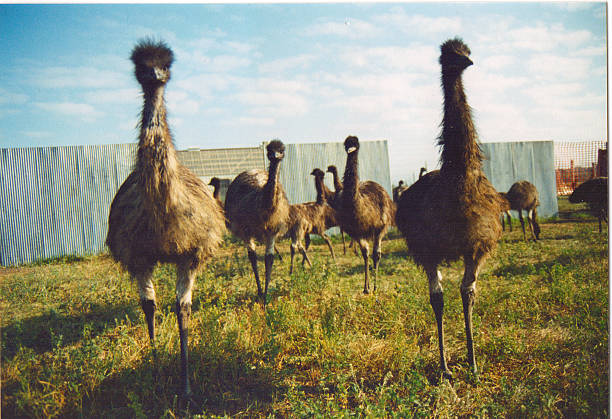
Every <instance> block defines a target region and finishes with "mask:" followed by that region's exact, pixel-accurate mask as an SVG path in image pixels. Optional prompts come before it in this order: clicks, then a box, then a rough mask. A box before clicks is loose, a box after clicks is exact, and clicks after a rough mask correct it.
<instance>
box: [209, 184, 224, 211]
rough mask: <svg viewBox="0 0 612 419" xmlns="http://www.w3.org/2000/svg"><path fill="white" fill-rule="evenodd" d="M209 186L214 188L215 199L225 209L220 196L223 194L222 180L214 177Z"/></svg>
mask: <svg viewBox="0 0 612 419" xmlns="http://www.w3.org/2000/svg"><path fill="white" fill-rule="evenodd" d="M208 184H209V185H210V186H212V187H213V197H214V198H215V199H216V200H217V202H218V203H219V205H221V206H222V207H223V203H222V202H221V198H219V195H220V193H221V179H219V178H218V177H213V178H211V179H210V182H208Z"/></svg>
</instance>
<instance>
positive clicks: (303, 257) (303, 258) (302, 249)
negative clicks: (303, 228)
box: [298, 242, 312, 268]
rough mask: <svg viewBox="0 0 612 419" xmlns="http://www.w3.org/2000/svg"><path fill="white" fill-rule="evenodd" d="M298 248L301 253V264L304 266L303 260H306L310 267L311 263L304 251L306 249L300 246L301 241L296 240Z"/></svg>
mask: <svg viewBox="0 0 612 419" xmlns="http://www.w3.org/2000/svg"><path fill="white" fill-rule="evenodd" d="M298 249H300V253H301V254H302V266H304V262H308V266H309V267H311V268H312V263H311V262H310V258H309V257H308V254H307V253H306V249H304V246H302V243H300V242H298Z"/></svg>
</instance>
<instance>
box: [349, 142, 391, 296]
mask: <svg viewBox="0 0 612 419" xmlns="http://www.w3.org/2000/svg"><path fill="white" fill-rule="evenodd" d="M344 149H345V151H346V169H345V170H344V179H343V181H342V184H343V189H342V192H341V193H340V196H339V197H337V199H338V210H337V211H338V221H339V222H340V227H342V229H343V230H344V231H346V232H347V233H348V234H349V236H351V238H352V239H353V240H355V242H357V243H358V244H359V247H360V248H361V255H362V257H363V264H364V273H365V281H364V284H363V293H364V294H368V293H369V292H370V281H369V274H368V271H369V268H368V258H369V245H368V240H372V242H373V246H374V247H373V249H372V263H373V265H374V266H373V267H374V291H376V279H377V277H378V264H379V262H380V258H381V255H382V252H381V249H380V247H381V242H382V238H383V236H384V235H385V233H386V232H387V229H388V228H389V227H390V226H391V224H393V217H394V216H395V205H393V201H392V200H391V198H390V197H389V194H388V193H387V191H385V189H384V188H383V187H382V186H380V185H379V184H378V183H376V182H373V181H365V182H360V181H359V175H358V162H359V139H358V138H357V137H354V136H349V137H347V138H346V140H344Z"/></svg>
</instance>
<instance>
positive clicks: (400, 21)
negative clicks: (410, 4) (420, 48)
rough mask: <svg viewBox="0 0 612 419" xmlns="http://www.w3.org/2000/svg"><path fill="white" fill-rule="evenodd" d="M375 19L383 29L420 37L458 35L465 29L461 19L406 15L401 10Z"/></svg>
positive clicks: (395, 10) (397, 9)
mask: <svg viewBox="0 0 612 419" xmlns="http://www.w3.org/2000/svg"><path fill="white" fill-rule="evenodd" d="M373 19H374V21H375V22H377V24H378V25H380V26H381V27H384V28H389V29H393V30H400V31H402V32H403V33H418V34H419V35H422V34H427V35H434V34H435V35H437V34H440V33H458V32H460V31H461V28H462V27H463V23H462V20H461V18H459V17H452V18H450V17H445V16H440V17H429V16H423V15H420V14H415V15H413V14H408V13H406V11H405V10H404V9H401V8H395V9H394V10H393V11H392V12H391V13H385V14H381V15H378V16H375V17H374V18H373Z"/></svg>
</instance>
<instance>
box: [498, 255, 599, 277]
mask: <svg viewBox="0 0 612 419" xmlns="http://www.w3.org/2000/svg"><path fill="white" fill-rule="evenodd" d="M603 256H605V255H603V254H599V253H593V251H590V250H583V251H576V252H574V253H572V254H571V255H570V254H566V253H564V254H561V255H558V256H557V257H556V258H554V259H551V260H547V261H543V262H536V263H523V264H512V263H511V262H505V263H503V264H502V265H501V266H499V267H498V268H497V269H495V270H494V271H493V272H492V273H493V275H497V276H502V277H503V276H512V275H529V274H536V273H538V272H549V273H550V271H551V269H552V268H553V266H555V265H560V266H568V265H572V264H575V263H576V261H584V260H586V259H593V258H600V257H603Z"/></svg>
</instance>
